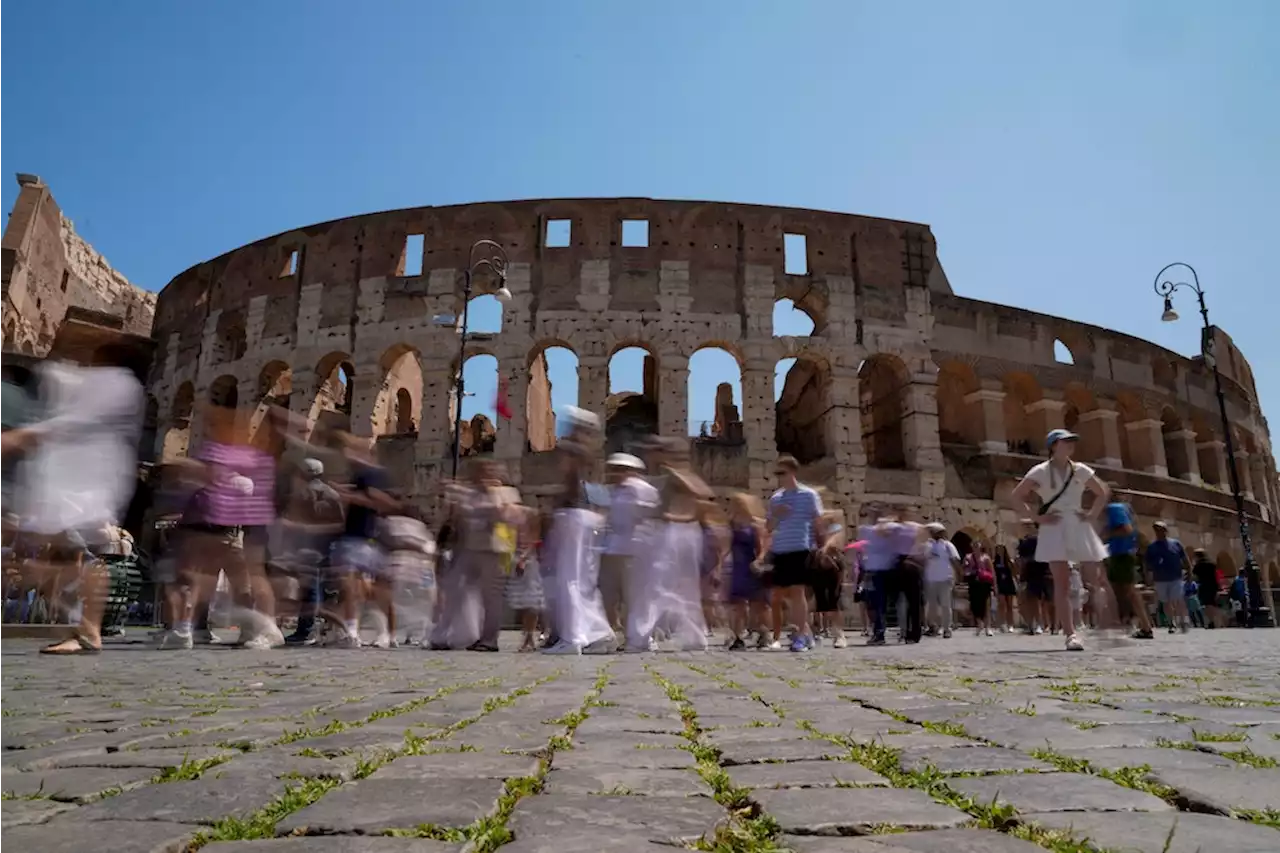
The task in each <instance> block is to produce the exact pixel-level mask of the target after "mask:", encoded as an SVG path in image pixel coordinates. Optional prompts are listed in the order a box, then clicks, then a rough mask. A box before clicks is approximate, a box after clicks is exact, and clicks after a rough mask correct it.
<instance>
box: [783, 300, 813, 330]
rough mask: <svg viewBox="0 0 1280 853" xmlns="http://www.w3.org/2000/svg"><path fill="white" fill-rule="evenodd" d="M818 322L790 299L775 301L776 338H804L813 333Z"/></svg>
mask: <svg viewBox="0 0 1280 853" xmlns="http://www.w3.org/2000/svg"><path fill="white" fill-rule="evenodd" d="M815 328H817V324H816V323H814V321H813V318H812V317H811V316H809V314H808V313H807V312H806V311H805V310H804V309H802V308H800V307H799V306H797V305H796V304H795V303H794V302H792V301H791V300H790V299H779V300H778V301H777V302H774V303H773V336H774V337H775V338H784V337H792V338H804V337H808V336H809V335H812V334H813V331H814V329H815Z"/></svg>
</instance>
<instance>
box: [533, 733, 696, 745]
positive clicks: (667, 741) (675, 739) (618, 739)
mask: <svg viewBox="0 0 1280 853" xmlns="http://www.w3.org/2000/svg"><path fill="white" fill-rule="evenodd" d="M552 734H556V733H555V732H552ZM543 740H546V738H544V739H543ZM688 743H689V741H688V740H687V739H686V738H684V737H682V736H680V735H677V734H659V733H656V732H654V733H649V734H637V733H634V732H630V733H628V732H611V733H609V734H602V733H595V734H593V733H591V732H588V733H587V734H582V733H581V732H574V734H573V745H574V748H575V749H576V748H579V747H596V746H617V747H624V746H629V747H632V748H636V747H651V746H663V747H667V748H668V749H681V748H683V747H684V746H686V745H687V744H688Z"/></svg>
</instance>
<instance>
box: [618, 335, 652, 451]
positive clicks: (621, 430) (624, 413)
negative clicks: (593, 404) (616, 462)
mask: <svg viewBox="0 0 1280 853" xmlns="http://www.w3.org/2000/svg"><path fill="white" fill-rule="evenodd" d="M604 431H605V447H606V449H607V451H608V452H609V453H618V452H620V451H627V450H632V449H634V448H635V446H636V445H637V444H638V443H639V442H640V441H641V440H643V439H644V438H645V437H647V436H650V435H656V434H657V433H658V431H659V421H658V361H657V359H656V358H654V356H653V354H652V353H650V352H649V351H648V350H647V349H644V348H643V347H638V346H630V347H624V348H622V349H619V350H617V351H616V352H615V353H614V354H613V355H612V356H611V357H610V358H609V396H608V397H607V398H606V399H605V427H604Z"/></svg>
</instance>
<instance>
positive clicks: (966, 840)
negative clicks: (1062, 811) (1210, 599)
mask: <svg viewBox="0 0 1280 853" xmlns="http://www.w3.org/2000/svg"><path fill="white" fill-rule="evenodd" d="M778 845H779V846H780V847H782V848H783V849H784V850H790V851H793V853H1044V848H1043V847H1041V846H1040V845H1038V844H1032V843H1031V842H1030V841H1023V840H1021V839H1019V838H1014V837H1013V836H1011V835H1004V834H1003V833H1000V832H994V831H992V830H987V829H937V830H929V831H924V832H902V833H890V834H888V835H869V836H862V837H858V838H847V837H846V838H832V837H830V836H826V837H824V836H802V835H784V836H782V837H781V838H780V839H778Z"/></svg>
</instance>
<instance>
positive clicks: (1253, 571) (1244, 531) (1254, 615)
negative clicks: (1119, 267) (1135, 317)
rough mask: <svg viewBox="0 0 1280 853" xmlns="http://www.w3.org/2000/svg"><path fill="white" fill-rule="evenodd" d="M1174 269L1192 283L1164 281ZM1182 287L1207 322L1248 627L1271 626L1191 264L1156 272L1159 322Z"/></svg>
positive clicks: (1204, 343) (1204, 342)
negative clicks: (1246, 597) (1186, 274)
mask: <svg viewBox="0 0 1280 853" xmlns="http://www.w3.org/2000/svg"><path fill="white" fill-rule="evenodd" d="M1174 267H1181V268H1183V269H1185V270H1187V271H1188V272H1190V273H1191V281H1190V282H1185V281H1179V282H1174V281H1171V280H1169V279H1165V278H1163V276H1164V274H1165V273H1167V272H1168V271H1169V270H1171V269H1173V268H1174ZM1180 287H1186V288H1189V289H1190V290H1194V291H1195V294H1196V299H1197V300H1198V301H1199V304H1200V317H1201V318H1202V319H1203V320H1204V328H1203V329H1202V330H1201V333H1200V334H1201V341H1200V351H1201V353H1202V355H1203V356H1204V360H1205V363H1206V364H1208V365H1209V369H1210V370H1212V371H1213V391H1214V394H1215V395H1216V396H1217V398H1218V415H1219V416H1220V417H1221V418H1222V437H1223V443H1224V445H1225V446H1226V451H1227V474H1228V476H1229V477H1230V478H1231V480H1230V482H1231V497H1232V498H1233V499H1234V500H1235V504H1236V522H1237V523H1238V524H1239V525H1240V543H1241V545H1243V547H1244V565H1245V573H1246V576H1247V578H1248V584H1249V604H1250V608H1249V610H1250V613H1249V624H1250V625H1251V626H1256V627H1269V626H1270V625H1271V612H1270V611H1269V610H1268V609H1267V608H1266V607H1265V606H1263V599H1262V578H1261V574H1260V573H1259V571H1258V564H1257V563H1256V562H1255V561H1254V559H1253V542H1252V541H1251V539H1250V538H1249V518H1248V516H1247V515H1245V512H1244V494H1243V493H1242V492H1241V491H1240V474H1239V472H1237V471H1236V449H1235V442H1234V441H1233V440H1232V438H1231V419H1230V417H1229V416H1228V415H1227V399H1226V397H1225V396H1223V394H1222V376H1221V375H1220V374H1219V373H1218V358H1217V355H1216V353H1215V352H1214V338H1213V332H1214V328H1213V325H1212V324H1210V322H1209V309H1208V307H1207V306H1206V305H1205V303H1204V288H1202V287H1201V286H1200V276H1199V275H1197V274H1196V271H1195V267H1193V266H1191V265H1190V264H1185V263H1182V262H1181V261H1175V262H1174V263H1172V264H1169V265H1167V266H1166V267H1165V268H1164V269H1162V270H1160V272H1158V273H1156V278H1155V291H1156V295H1158V296H1161V297H1163V298H1164V312H1163V313H1162V314H1161V315H1160V319H1161V320H1162V321H1164V322H1166V323H1172V322H1173V321H1174V320H1177V319H1178V312H1177V311H1175V310H1173V292H1174V291H1175V290H1177V289H1178V288H1180Z"/></svg>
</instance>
